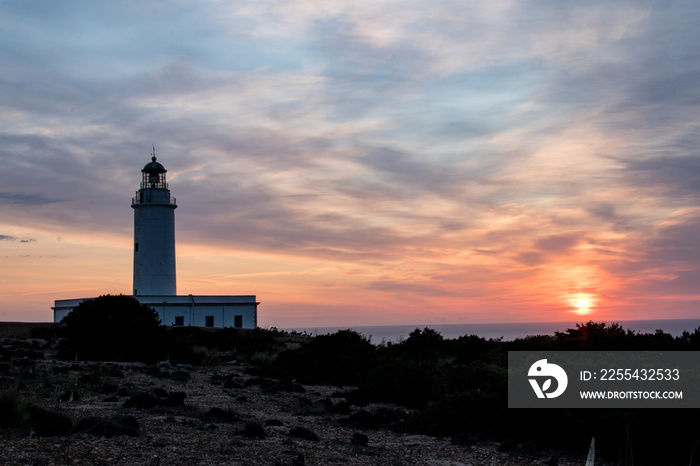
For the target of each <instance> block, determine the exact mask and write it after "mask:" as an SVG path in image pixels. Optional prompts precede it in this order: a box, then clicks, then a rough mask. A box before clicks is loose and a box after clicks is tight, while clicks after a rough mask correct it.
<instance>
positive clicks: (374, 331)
mask: <svg viewBox="0 0 700 466" xmlns="http://www.w3.org/2000/svg"><path fill="white" fill-rule="evenodd" d="M614 322H615V323H618V324H620V325H621V326H622V327H623V328H624V329H625V330H634V331H636V332H638V333H654V332H656V330H663V331H664V332H665V333H669V334H671V335H672V336H674V337H676V336H679V335H681V334H682V333H683V331H686V330H687V331H688V332H691V333H692V332H693V331H694V330H695V329H696V328H698V327H700V319H669V320H627V321H614ZM607 323H608V324H610V323H613V322H607ZM579 324H580V322H579ZM417 328H418V329H423V328H431V329H433V330H435V331H437V332H440V334H441V335H442V337H443V338H449V339H452V338H459V337H461V336H463V335H477V336H479V337H482V338H486V339H489V338H502V339H503V340H504V341H512V340H515V339H516V338H523V337H526V336H528V335H554V332H564V331H566V330H567V329H570V328H576V322H523V323H505V324H439V325H431V324H422V325H378V326H359V327H352V326H351V327H347V326H346V327H298V328H285V329H283V330H287V331H297V332H302V333H308V334H310V335H326V334H329V333H335V332H337V331H338V330H347V329H350V330H355V331H356V332H357V333H360V334H361V335H363V336H365V337H366V338H368V339H369V340H370V341H371V342H372V343H373V344H375V345H376V344H382V343H389V342H391V343H398V342H400V341H402V340H405V339H406V338H408V335H409V333H411V332H412V331H414V330H415V329H417Z"/></svg>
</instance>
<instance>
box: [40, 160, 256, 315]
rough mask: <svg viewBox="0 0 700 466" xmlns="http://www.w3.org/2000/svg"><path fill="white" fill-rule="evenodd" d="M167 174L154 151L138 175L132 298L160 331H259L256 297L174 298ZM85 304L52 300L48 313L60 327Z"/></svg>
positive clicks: (172, 202)
mask: <svg viewBox="0 0 700 466" xmlns="http://www.w3.org/2000/svg"><path fill="white" fill-rule="evenodd" d="M166 172H167V170H166V169H165V167H164V166H163V165H161V164H160V163H159V162H158V160H157V159H156V151H155V148H154V149H153V153H152V154H151V161H150V162H149V163H147V164H146V166H145V167H143V170H141V185H140V186H139V189H138V191H136V195H135V196H134V197H133V198H132V199H131V207H132V208H133V209H134V282H133V292H134V298H136V299H137V300H138V301H139V302H140V303H141V304H145V305H146V306H148V307H150V308H152V309H153V310H155V311H156V312H157V313H158V318H159V319H160V321H161V323H162V324H163V325H170V326H176V327H182V326H193V327H215V328H223V327H233V328H255V327H257V325H258V305H259V304H260V303H259V302H258V301H257V298H256V296H255V295H223V296H221V295H219V296H202V295H192V294H188V295H180V296H178V294H177V282H176V277H175V209H176V208H177V204H176V203H175V198H172V197H170V189H169V188H168V183H167V181H166V179H165V173H166ZM127 283H128V282H127ZM105 291H108V290H105ZM86 299H92V298H76V299H57V300H55V301H54V306H53V308H52V309H53V316H54V322H61V320H62V319H63V318H64V317H65V316H66V315H68V314H69V313H70V312H71V311H72V310H73V309H74V308H75V307H76V306H79V305H80V303H82V302H83V301H85V300H86Z"/></svg>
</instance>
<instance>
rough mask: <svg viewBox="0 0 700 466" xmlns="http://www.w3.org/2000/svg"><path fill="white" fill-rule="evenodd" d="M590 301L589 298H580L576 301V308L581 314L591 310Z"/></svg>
mask: <svg viewBox="0 0 700 466" xmlns="http://www.w3.org/2000/svg"><path fill="white" fill-rule="evenodd" d="M590 307H591V305H590V303H589V302H588V300H587V299H579V300H578V301H577V302H576V309H577V312H578V313H579V314H588V313H589V312H590V310H591V309H590Z"/></svg>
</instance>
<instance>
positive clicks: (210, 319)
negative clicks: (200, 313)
mask: <svg viewBox="0 0 700 466" xmlns="http://www.w3.org/2000/svg"><path fill="white" fill-rule="evenodd" d="M204 326H205V327H213V326H214V316H205V317H204Z"/></svg>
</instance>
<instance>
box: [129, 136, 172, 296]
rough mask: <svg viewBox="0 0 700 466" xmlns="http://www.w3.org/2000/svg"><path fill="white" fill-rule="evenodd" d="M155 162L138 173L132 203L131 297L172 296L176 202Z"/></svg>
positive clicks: (153, 160)
mask: <svg viewBox="0 0 700 466" xmlns="http://www.w3.org/2000/svg"><path fill="white" fill-rule="evenodd" d="M166 172H167V170H166V169H165V167H163V165H161V164H160V163H158V161H157V160H156V154H155V149H154V150H153V154H152V157H151V162H150V163H148V164H146V166H145V167H143V170H141V186H140V188H139V190H138V191H136V196H135V197H134V198H133V199H132V200H131V207H132V208H133V209H134V286H133V290H134V296H139V295H141V296H175V295H177V280H176V275H175V209H176V208H177V204H176V203H175V199H174V198H171V197H170V189H168V183H167V182H166V179H165V173H166Z"/></svg>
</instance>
